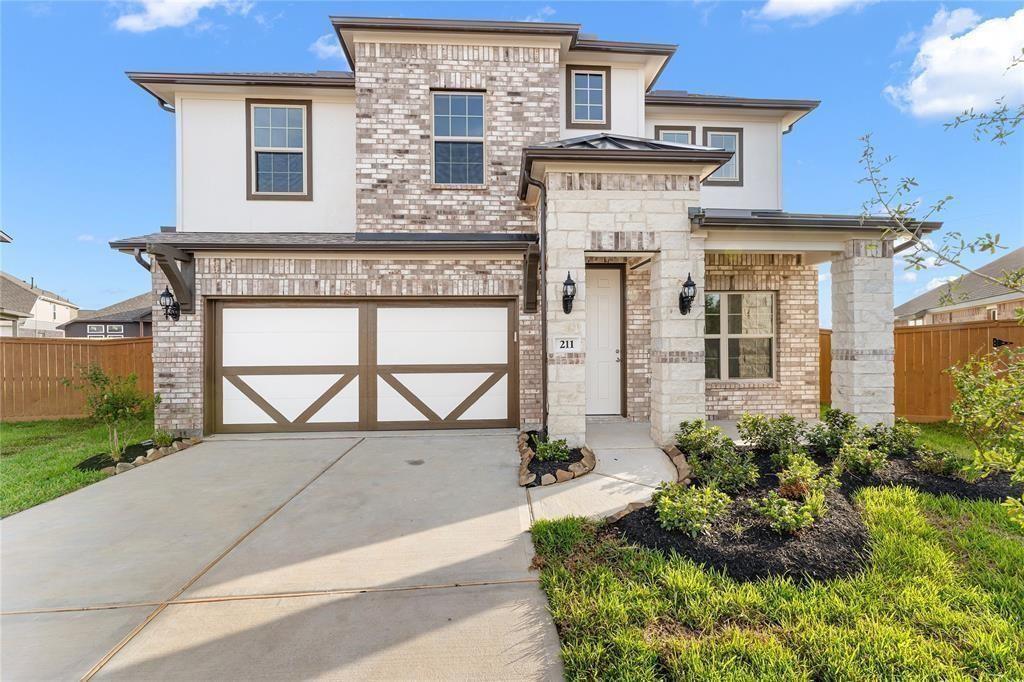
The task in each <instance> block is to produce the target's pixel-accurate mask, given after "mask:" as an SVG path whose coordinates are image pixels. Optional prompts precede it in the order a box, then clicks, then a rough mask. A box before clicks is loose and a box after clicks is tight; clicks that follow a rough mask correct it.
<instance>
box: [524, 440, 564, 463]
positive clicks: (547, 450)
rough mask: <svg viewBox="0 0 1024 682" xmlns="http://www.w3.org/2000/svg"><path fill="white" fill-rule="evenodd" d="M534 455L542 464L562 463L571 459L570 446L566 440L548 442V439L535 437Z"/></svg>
mask: <svg viewBox="0 0 1024 682" xmlns="http://www.w3.org/2000/svg"><path fill="white" fill-rule="evenodd" d="M533 454H534V456H535V457H536V458H537V459H538V460H540V461H541V462H560V461H563V460H566V459H569V444H568V443H567V442H566V441H565V439H564V438H562V439H559V440H548V439H547V438H546V437H543V436H539V435H534V437H533Z"/></svg>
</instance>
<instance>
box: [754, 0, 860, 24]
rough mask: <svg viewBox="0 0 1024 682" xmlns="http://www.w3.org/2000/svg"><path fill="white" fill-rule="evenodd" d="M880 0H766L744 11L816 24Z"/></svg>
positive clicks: (756, 14) (775, 18) (765, 18)
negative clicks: (753, 8) (760, 4)
mask: <svg viewBox="0 0 1024 682" xmlns="http://www.w3.org/2000/svg"><path fill="white" fill-rule="evenodd" d="M875 2H878V0H766V2H765V3H764V5H762V6H761V8H760V9H758V10H754V11H747V12H744V15H745V16H748V17H751V18H755V19H764V20H767V21H778V20H780V19H797V20H801V21H803V22H805V23H807V24H816V23H818V22H819V21H822V20H824V19H827V18H829V17H831V16H833V15H836V14H839V13H841V12H845V11H846V10H849V9H853V10H857V9H860V8H862V7H864V6H865V5H871V4H874V3H875Z"/></svg>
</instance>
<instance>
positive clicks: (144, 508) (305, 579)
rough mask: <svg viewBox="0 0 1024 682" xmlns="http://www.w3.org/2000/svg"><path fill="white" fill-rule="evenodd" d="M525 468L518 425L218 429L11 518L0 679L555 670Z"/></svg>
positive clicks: (3, 526)
mask: <svg viewBox="0 0 1024 682" xmlns="http://www.w3.org/2000/svg"><path fill="white" fill-rule="evenodd" d="M517 467H518V456H517V454H516V452H515V437H514V436H513V435H510V434H507V433H491V432H476V433H473V434H457V435H453V434H443V433H442V434H438V435H429V434H427V435H425V434H422V433H419V434H395V435H390V436H374V437H371V438H348V437H329V436H318V437H315V438H303V439H284V438H275V439H260V440H249V439H237V440H231V439H215V440H212V441H210V442H207V443H203V444H202V445H199V446H196V447H193V448H190V449H189V450H186V451H184V452H182V453H179V454H176V455H174V456H171V457H167V458H164V459H162V460H159V461H157V462H154V463H152V464H149V465H147V466H145V467H141V468H139V469H136V470H133V471H130V472H128V473H126V474H122V475H121V476H117V477H114V478H110V479H107V480H104V481H101V482H99V483H97V484H95V485H92V486H89V487H87V488H84V489H82V490H80V491H78V492H75V493H72V494H70V495H67V496H65V497H62V498H59V499H57V500H54V501H52V502H49V503H46V504H43V505H40V506H39V507H35V508H33V509H29V510H26V511H24V512H21V513H19V514H16V515H14V516H12V517H9V518H7V519H4V520H3V521H0V538H2V542H3V547H2V555H0V570H2V577H3V584H2V587H3V590H2V594H0V608H2V611H3V615H2V617H0V629H2V650H0V665H2V669H0V674H2V677H3V679H5V680H23V679H46V680H49V679H74V678H82V677H83V676H84V677H89V676H91V675H95V676H97V677H101V678H102V677H113V678H124V679H161V680H163V679H181V680H198V679H297V678H303V679H305V678H332V679H381V680H384V679H387V680H398V679H430V680H435V679H502V680H508V679H560V678H561V674H562V671H561V664H560V660H559V644H558V638H557V634H556V632H555V628H554V624H553V623H552V621H551V618H550V616H549V614H548V612H547V605H546V601H545V598H544V595H543V593H542V592H541V590H540V589H539V587H538V585H537V574H536V572H532V571H530V570H529V564H530V560H531V558H532V556H533V548H532V545H531V543H530V539H529V535H528V534H527V532H526V531H527V529H528V527H529V523H530V514H529V508H528V505H527V498H526V495H525V493H524V491H523V489H521V488H518V487H517V486H516V485H515V479H516V471H517ZM587 478H590V477H587ZM593 478H595V479H597V478H598V477H593ZM603 480H609V481H611V480H616V479H611V478H607V477H606V478H604V479H603ZM623 482H625V481H623Z"/></svg>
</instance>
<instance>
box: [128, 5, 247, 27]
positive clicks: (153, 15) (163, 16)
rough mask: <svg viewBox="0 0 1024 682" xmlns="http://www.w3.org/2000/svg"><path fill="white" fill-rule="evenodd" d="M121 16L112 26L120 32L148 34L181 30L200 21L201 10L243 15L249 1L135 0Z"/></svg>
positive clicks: (245, 12)
mask: <svg viewBox="0 0 1024 682" xmlns="http://www.w3.org/2000/svg"><path fill="white" fill-rule="evenodd" d="M128 7H129V9H130V10H134V11H128V12H127V13H124V14H121V15H120V16H119V17H118V18H117V20H116V21H114V26H115V27H116V28H118V29H120V30H122V31H131V32H132V33H147V32H149V31H155V30H156V29H158V28H181V27H183V26H188V25H189V24H191V23H192V22H194V21H195V20H196V19H198V18H199V13H200V12H201V11H203V10H204V9H209V8H214V7H220V8H222V9H224V11H226V12H227V13H228V14H241V15H243V16H244V15H246V14H248V13H249V10H251V9H252V7H253V2H252V0H138V1H136V2H133V3H131V4H130V5H129V6H128Z"/></svg>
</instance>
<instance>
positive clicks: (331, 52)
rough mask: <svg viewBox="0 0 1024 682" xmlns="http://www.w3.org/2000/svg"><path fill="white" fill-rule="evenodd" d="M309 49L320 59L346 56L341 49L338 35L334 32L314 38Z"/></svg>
mask: <svg viewBox="0 0 1024 682" xmlns="http://www.w3.org/2000/svg"><path fill="white" fill-rule="evenodd" d="M309 51H310V52H312V53H313V54H315V55H316V56H317V57H319V58H320V59H336V58H338V57H344V56H345V55H344V53H342V51H341V43H340V42H338V36H336V35H334V34H333V33H325V34H323V35H322V36H320V37H319V38H317V39H316V40H314V41H313V42H312V43H311V44H310V46H309Z"/></svg>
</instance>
